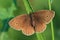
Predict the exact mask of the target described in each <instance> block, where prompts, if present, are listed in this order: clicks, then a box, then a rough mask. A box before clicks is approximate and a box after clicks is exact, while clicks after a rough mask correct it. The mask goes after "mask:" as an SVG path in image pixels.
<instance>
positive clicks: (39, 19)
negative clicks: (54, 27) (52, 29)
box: [34, 10, 55, 32]
mask: <svg viewBox="0 0 60 40" xmlns="http://www.w3.org/2000/svg"><path fill="white" fill-rule="evenodd" d="M54 15H55V14H54V11H50V10H41V11H38V12H35V13H34V21H35V31H36V32H43V31H44V30H45V29H46V24H48V23H50V21H51V20H52V19H53V17H54Z"/></svg>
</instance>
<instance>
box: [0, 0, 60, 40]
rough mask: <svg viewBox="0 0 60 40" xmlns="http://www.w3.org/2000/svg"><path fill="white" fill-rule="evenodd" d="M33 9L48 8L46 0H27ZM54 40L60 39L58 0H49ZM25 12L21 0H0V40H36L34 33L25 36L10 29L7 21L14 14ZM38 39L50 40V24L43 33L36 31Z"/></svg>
mask: <svg viewBox="0 0 60 40" xmlns="http://www.w3.org/2000/svg"><path fill="white" fill-rule="evenodd" d="M29 2H30V4H31V6H32V8H33V9H34V11H38V10H48V9H49V5H48V0H29ZM51 5H52V10H54V11H55V17H54V19H53V24H54V37H55V40H60V0H51ZM24 13H27V12H26V9H25V6H24V3H23V1H22V0H0V40H38V38H37V36H36V34H34V35H32V36H25V35H23V34H22V32H21V31H17V30H14V29H12V28H11V27H10V26H9V25H8V22H9V21H10V20H11V19H12V18H13V17H15V16H17V15H21V14H24ZM38 34H39V38H40V40H52V34H51V26H50V24H48V25H47V29H46V30H45V31H44V32H43V33H41V34H40V33H38Z"/></svg>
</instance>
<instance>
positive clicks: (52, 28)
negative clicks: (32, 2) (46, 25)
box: [48, 0, 54, 40]
mask: <svg viewBox="0 0 60 40" xmlns="http://www.w3.org/2000/svg"><path fill="white" fill-rule="evenodd" d="M48 3H49V10H51V0H48ZM51 31H52V40H54V27H53V21H51Z"/></svg>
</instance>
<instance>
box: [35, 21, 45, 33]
mask: <svg viewBox="0 0 60 40" xmlns="http://www.w3.org/2000/svg"><path fill="white" fill-rule="evenodd" d="M35 23H36V25H35V31H36V32H40V33H41V32H44V31H45V29H46V24H44V23H42V22H41V21H35Z"/></svg>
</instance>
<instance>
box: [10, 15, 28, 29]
mask: <svg viewBox="0 0 60 40" xmlns="http://www.w3.org/2000/svg"><path fill="white" fill-rule="evenodd" d="M26 17H27V15H26V14H23V15H19V16H17V17H15V18H13V19H12V20H11V21H10V22H9V25H10V26H11V27H12V28H14V29H16V30H20V29H22V25H23V22H24V21H25V19H26Z"/></svg>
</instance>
